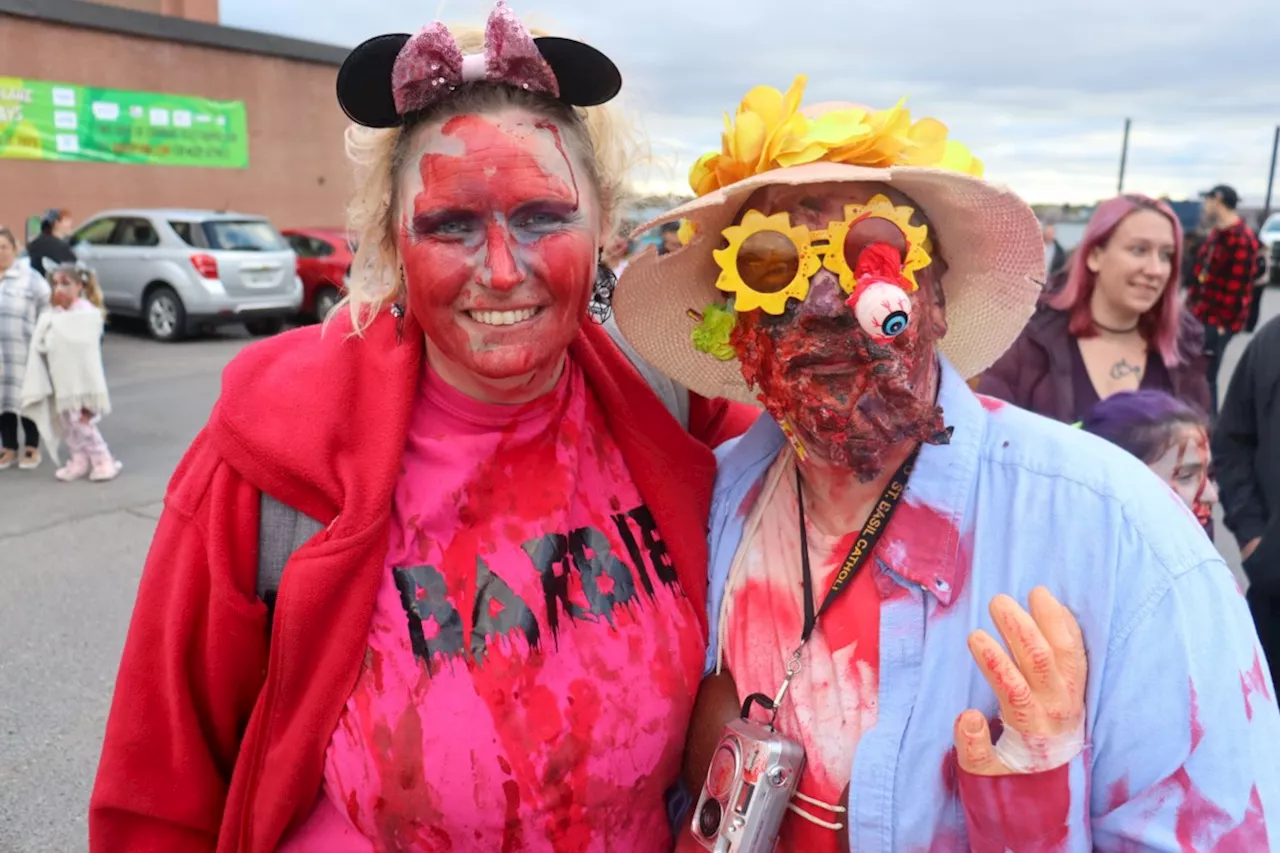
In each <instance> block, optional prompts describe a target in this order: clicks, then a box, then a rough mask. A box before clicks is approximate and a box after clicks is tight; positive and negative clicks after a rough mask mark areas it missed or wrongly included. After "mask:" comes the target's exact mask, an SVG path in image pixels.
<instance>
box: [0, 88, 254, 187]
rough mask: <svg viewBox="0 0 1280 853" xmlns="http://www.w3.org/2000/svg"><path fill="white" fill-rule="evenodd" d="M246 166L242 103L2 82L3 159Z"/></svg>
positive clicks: (246, 136)
mask: <svg viewBox="0 0 1280 853" xmlns="http://www.w3.org/2000/svg"><path fill="white" fill-rule="evenodd" d="M4 158H8V159H22V160H76V161H89V162H94V163H146V164H150V165H153V166H203V167H206V168H216V169H247V168H248V167H249V132H248V120H247V118H246V116H245V108H244V103H243V102H242V101H209V100H205V99H204V98H192V97H188V96H185V95H161V94H155V93H151V92H125V91H120V90H117V89H95V88H90V87H88V86H73V85H70V84H65V83H49V82H44V81H40V80H23V79H21V78H17V77H0V159H4Z"/></svg>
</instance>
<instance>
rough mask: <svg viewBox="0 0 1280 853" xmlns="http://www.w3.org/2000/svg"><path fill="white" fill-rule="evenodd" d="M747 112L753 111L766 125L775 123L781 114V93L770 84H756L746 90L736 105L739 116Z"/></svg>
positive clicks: (780, 117)
mask: <svg viewBox="0 0 1280 853" xmlns="http://www.w3.org/2000/svg"><path fill="white" fill-rule="evenodd" d="M748 112H750V113H755V114H756V115H757V116H759V117H760V118H761V119H762V120H763V121H764V123H765V125H767V126H773V125H776V124H777V123H778V122H779V121H781V119H782V116H783V112H782V93H781V92H779V91H778V90H777V89H775V88H773V87H772V86H756V87H755V88H754V89H752V90H751V91H750V92H747V96H746V97H745V98H743V99H742V105H741V106H740V107H738V116H739V117H741V116H742V114H743V113H748Z"/></svg>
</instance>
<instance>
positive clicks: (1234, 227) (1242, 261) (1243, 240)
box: [1187, 185, 1258, 418]
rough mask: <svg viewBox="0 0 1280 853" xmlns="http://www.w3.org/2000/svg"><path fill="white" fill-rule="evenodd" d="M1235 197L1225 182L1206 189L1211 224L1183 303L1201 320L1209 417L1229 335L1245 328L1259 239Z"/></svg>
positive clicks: (1215, 396)
mask: <svg viewBox="0 0 1280 853" xmlns="http://www.w3.org/2000/svg"><path fill="white" fill-rule="evenodd" d="M1239 204H1240V196H1239V195H1237V194H1236V191H1235V190H1234V189H1232V188H1231V187H1229V186H1226V185H1219V186H1216V187H1214V188H1213V189H1211V190H1209V192H1208V193H1207V194H1206V195H1205V199H1204V214H1205V218H1206V220H1208V222H1209V223H1210V224H1211V225H1212V226H1213V230H1212V231H1210V232H1209V236H1208V237H1206V238H1205V241H1204V243H1203V244H1202V245H1201V246H1200V251H1199V252H1197V253H1196V264H1195V277H1194V279H1193V281H1192V283H1191V289H1190V290H1189V291H1188V293H1187V307H1188V308H1190V309H1191V313H1193V314H1195V316H1196V317H1197V319H1199V320H1200V322H1201V323H1204V348H1205V353H1206V354H1207V355H1208V356H1209V390H1210V391H1211V394H1210V403H1211V405H1212V407H1213V416H1214V417H1215V418H1216V417H1217V414H1218V370H1219V368H1220V367H1221V366H1222V355H1223V353H1224V352H1225V351H1226V349H1227V343H1228V342H1230V340H1231V338H1232V336H1233V335H1235V334H1236V333H1237V332H1241V331H1244V327H1245V324H1246V323H1247V322H1248V320H1249V306H1250V304H1251V303H1252V301H1253V282H1254V279H1255V278H1256V275H1255V273H1256V264H1257V259H1258V238H1257V237H1255V236H1254V235H1253V232H1252V231H1250V230H1249V226H1248V225H1246V224H1245V223H1244V220H1243V219H1241V218H1240V215H1239V214H1238V213H1236V207H1237V205H1239Z"/></svg>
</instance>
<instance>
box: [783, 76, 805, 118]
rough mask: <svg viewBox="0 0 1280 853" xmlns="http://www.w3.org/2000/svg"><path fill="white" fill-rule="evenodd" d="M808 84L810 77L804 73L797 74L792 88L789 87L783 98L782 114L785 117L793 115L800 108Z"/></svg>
mask: <svg viewBox="0 0 1280 853" xmlns="http://www.w3.org/2000/svg"><path fill="white" fill-rule="evenodd" d="M808 84H809V78H808V77H806V76H805V75H803V74H797V75H796V79H794V80H792V81H791V88H790V89H787V94H786V95H784V96H783V98H782V115H783V116H784V117H786V116H789V115H792V114H793V113H795V112H796V111H797V110H799V109H800V101H801V100H803V98H804V89H805V86H807V85H808Z"/></svg>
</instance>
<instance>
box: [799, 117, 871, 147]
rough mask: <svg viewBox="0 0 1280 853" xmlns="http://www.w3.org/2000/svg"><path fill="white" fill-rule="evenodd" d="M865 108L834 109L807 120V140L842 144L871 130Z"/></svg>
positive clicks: (832, 144)
mask: <svg viewBox="0 0 1280 853" xmlns="http://www.w3.org/2000/svg"><path fill="white" fill-rule="evenodd" d="M866 118H867V113H866V111H865V110H834V111H832V112H829V113H826V114H824V115H822V116H819V117H818V118H816V119H813V120H812V121H810V122H809V133H808V137H807V138H808V140H809V141H811V142H818V143H822V144H823V145H831V146H836V145H843V144H847V143H848V141H849V140H852V139H857V138H859V137H862V136H865V135H867V134H869V133H870V132H871V125H869V124H867V122H866Z"/></svg>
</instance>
